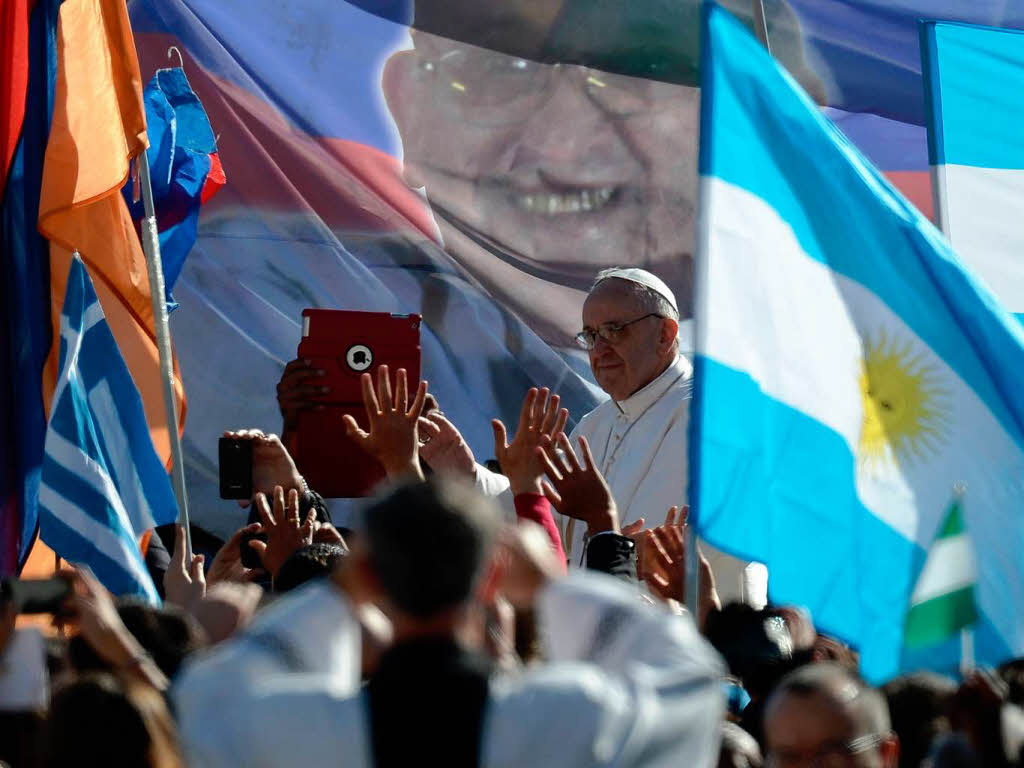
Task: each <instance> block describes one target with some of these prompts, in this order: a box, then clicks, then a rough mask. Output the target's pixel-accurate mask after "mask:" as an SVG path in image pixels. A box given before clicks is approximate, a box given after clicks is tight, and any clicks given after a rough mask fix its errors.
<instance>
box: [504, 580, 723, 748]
mask: <svg viewBox="0 0 1024 768" xmlns="http://www.w3.org/2000/svg"><path fill="white" fill-rule="evenodd" d="M538 607H539V620H540V629H541V632H542V637H543V638H544V639H545V640H546V641H547V643H548V646H547V647H548V651H549V656H550V658H551V660H552V661H551V663H550V664H548V665H546V666H545V667H542V668H539V670H538V671H537V672H532V673H528V674H527V675H525V676H523V677H522V678H518V679H516V678H501V679H499V680H497V681H496V682H495V684H494V685H492V697H493V698H492V707H491V710H490V715H489V718H488V730H487V741H486V744H485V756H486V760H485V765H487V766H511V765H527V764H534V765H559V766H564V767H565V768H570V767H572V766H584V765H599V766H623V767H625V766H639V765H643V766H680V765H686V766H695V767H701V768H703V767H704V766H713V765H715V763H716V761H717V757H718V746H719V740H720V724H721V720H722V716H723V713H724V709H725V702H724V694H723V692H722V688H721V685H720V680H721V677H722V675H723V674H724V667H723V665H722V662H721V659H720V658H719V657H718V655H717V654H716V653H715V651H714V650H713V649H712V648H711V646H710V645H709V644H708V643H707V642H706V641H705V640H704V639H703V638H702V637H701V636H700V634H699V633H698V632H697V630H696V628H695V627H694V625H693V622H692V621H691V620H690V618H689V617H688V616H677V615H674V614H671V613H669V612H667V611H666V610H664V609H663V608H662V607H661V606H655V605H651V604H649V603H645V602H643V601H641V599H640V598H639V597H638V594H637V590H635V589H633V588H631V587H630V586H629V585H628V584H624V583H622V582H621V581H620V580H618V579H615V578H612V577H609V576H605V575H602V574H593V573H580V572H577V573H573V574H571V575H570V576H569V577H568V578H566V579H564V580H562V581H560V582H558V583H556V584H554V585H552V586H551V587H549V588H548V589H547V590H546V591H545V593H544V595H543V596H542V598H541V600H540V603H539V606H538ZM552 723H557V724H558V725H557V727H552Z"/></svg>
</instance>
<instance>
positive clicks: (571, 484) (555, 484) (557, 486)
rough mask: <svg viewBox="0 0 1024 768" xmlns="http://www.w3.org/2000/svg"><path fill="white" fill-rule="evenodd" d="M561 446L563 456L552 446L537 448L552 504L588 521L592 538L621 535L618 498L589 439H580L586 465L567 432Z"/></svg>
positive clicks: (565, 513) (560, 435) (567, 515)
mask: <svg viewBox="0 0 1024 768" xmlns="http://www.w3.org/2000/svg"><path fill="white" fill-rule="evenodd" d="M557 443H558V446H559V448H561V449H562V454H563V455H562V456H559V455H558V453H557V452H556V451H555V450H554V446H551V445H548V446H541V447H539V448H538V449H537V455H538V457H539V458H540V459H541V463H542V465H543V467H544V473H545V474H546V475H547V479H546V480H543V481H541V483H542V487H543V489H544V495H545V496H547V497H548V501H550V502H551V505H552V506H553V507H554V508H555V509H557V510H558V511H559V512H560V513H561V514H563V515H565V516H566V517H571V518H574V519H576V520H582V521H583V522H585V523H586V524H587V530H588V532H589V533H590V535H591V536H593V535H594V534H596V533H600V532H602V531H612V532H614V533H619V511H618V508H617V507H616V506H615V499H613V498H612V492H611V489H610V488H609V487H608V483H607V482H605V479H604V477H603V476H602V475H601V472H600V470H598V468H597V466H596V465H595V463H594V456H593V454H591V452H590V445H589V444H588V443H587V438H585V437H581V438H580V440H579V443H580V450H581V452H582V454H583V461H582V462H581V461H580V460H579V458H577V456H576V452H575V451H573V449H572V444H571V443H570V442H569V439H568V438H567V437H566V436H565V434H564V433H560V434H559V435H558V439H557Z"/></svg>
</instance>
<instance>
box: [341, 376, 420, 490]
mask: <svg viewBox="0 0 1024 768" xmlns="http://www.w3.org/2000/svg"><path fill="white" fill-rule="evenodd" d="M361 380H362V384H363V405H364V406H365V407H366V416H367V418H368V419H369V422H370V431H369V432H365V431H363V430H362V429H360V428H359V424H358V423H357V422H356V420H355V419H354V418H352V416H350V415H348V414H345V416H344V417H343V418H344V420H345V429H346V431H347V432H348V435H349V437H351V438H352V439H353V440H355V441H356V442H357V443H358V444H360V445H361V446H362V447H363V450H365V451H366V452H367V453H369V454H370V455H371V456H373V457H374V458H375V459H377V461H379V462H380V463H381V464H383V465H384V470H385V471H386V472H387V473H388V477H391V478H394V477H401V476H403V475H408V474H411V475H414V476H415V477H418V478H419V479H421V480H422V479H423V470H422V469H421V467H420V461H419V451H418V449H419V433H418V425H417V422H418V421H419V417H420V413H421V412H422V411H423V402H424V399H425V398H426V395H427V382H425V381H421V382H420V383H419V386H418V387H417V388H416V396H415V398H414V399H413V401H412V405H410V404H409V387H408V383H407V381H406V375H405V369H404V368H399V369H398V372H397V374H396V375H395V393H394V396H392V394H391V379H390V377H389V376H388V367H387V366H386V365H382V366H380V367H379V368H378V369H377V390H376V391H374V388H373V379H372V378H371V377H370V374H368V373H364V374H363V375H362V377H361Z"/></svg>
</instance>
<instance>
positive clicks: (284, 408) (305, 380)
mask: <svg viewBox="0 0 1024 768" xmlns="http://www.w3.org/2000/svg"><path fill="white" fill-rule="evenodd" d="M326 375H327V373H326V371H323V370H320V369H319V368H317V367H315V366H314V364H313V362H312V361H311V360H303V359H299V360H292V361H291V362H290V363H288V365H286V366H285V367H284V372H283V373H282V374H281V380H280V381H279V382H278V384H277V407H278V408H279V409H280V411H281V420H282V423H283V429H284V431H285V432H291V431H292V430H293V429H295V427H296V426H297V425H298V419H299V412H300V411H302V410H304V409H309V408H322V407H323V406H321V405H320V404H319V402H318V400H317V398H320V397H322V396H323V395H324V394H326V393H327V392H328V391H330V388H329V387H327V386H326V385H325V384H324V382H325V381H326V379H325V378H324V376H326Z"/></svg>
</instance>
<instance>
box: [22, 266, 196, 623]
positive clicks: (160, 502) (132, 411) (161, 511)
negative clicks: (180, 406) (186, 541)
mask: <svg viewBox="0 0 1024 768" xmlns="http://www.w3.org/2000/svg"><path fill="white" fill-rule="evenodd" d="M60 326H61V327H60V376H59V378H58V379H57V386H56V389H55V390H54V394H53V400H52V404H51V407H50V422H49V425H48V427H47V430H46V443H45V448H44V458H43V468H42V481H41V484H40V488H39V531H40V535H41V537H42V539H43V541H44V542H46V544H47V545H48V546H50V547H51V548H52V549H53V551H54V552H56V553H57V554H58V555H60V556H61V557H63V558H64V559H66V560H68V561H69V562H72V563H75V564H85V565H88V566H89V567H90V568H92V570H93V572H94V573H95V574H96V576H97V578H99V580H100V581H101V582H102V583H103V585H104V586H105V587H106V588H107V589H109V590H110V591H111V592H112V593H114V594H115V595H137V596H139V597H142V598H145V599H146V600H148V601H150V602H152V603H158V602H159V597H158V595H157V591H156V588H155V587H154V586H153V581H152V579H150V577H149V573H148V572H147V571H146V566H145V564H144V562H143V559H142V553H141V552H140V550H139V544H138V542H139V538H140V536H141V535H142V534H143V533H144V532H145V531H147V530H149V529H151V528H153V527H154V526H155V525H162V524H165V523H170V522H173V521H174V519H175V517H176V516H177V507H176V504H175V500H174V494H173V492H172V491H171V484H170V480H169V479H168V476H167V471H166V470H165V469H164V467H163V465H162V464H161V462H160V459H159V458H158V457H157V455H156V451H155V450H154V449H153V443H152V441H151V440H150V436H149V429H148V427H147V426H146V417H145V414H144V412H143V409H142V400H141V399H140V398H139V393H138V390H137V389H136V388H135V384H134V382H133V381H132V378H131V375H130V374H129V373H128V368H127V367H126V366H125V363H124V360H123V359H122V358H121V353H120V351H119V350H118V348H117V343H116V342H115V341H114V337H113V335H112V334H111V332H110V328H109V326H108V325H107V321H106V318H105V317H104V315H103V309H102V307H101V306H100V303H99V300H98V299H97V298H96V292H95V290H94V289H93V285H92V280H90V279H89V275H88V273H87V272H86V269H85V265H84V264H83V263H82V261H81V259H80V258H78V257H77V256H76V257H75V258H74V259H73V260H72V262H71V270H70V272H69V273H68V287H67V293H66V295H65V298H64V309H63V311H62V313H61V322H60Z"/></svg>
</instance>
